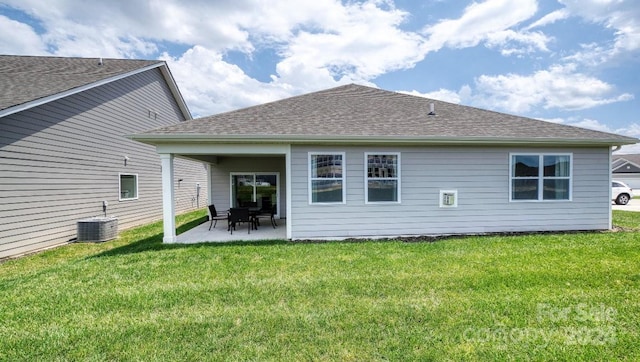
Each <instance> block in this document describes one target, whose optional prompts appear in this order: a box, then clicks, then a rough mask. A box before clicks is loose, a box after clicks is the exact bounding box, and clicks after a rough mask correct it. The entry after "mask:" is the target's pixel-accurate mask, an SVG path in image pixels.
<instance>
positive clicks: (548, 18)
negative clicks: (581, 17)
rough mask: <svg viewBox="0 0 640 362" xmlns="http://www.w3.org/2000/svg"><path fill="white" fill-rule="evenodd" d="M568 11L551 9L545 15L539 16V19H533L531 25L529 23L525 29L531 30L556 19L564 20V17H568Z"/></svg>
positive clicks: (551, 22)
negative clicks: (551, 10)
mask: <svg viewBox="0 0 640 362" xmlns="http://www.w3.org/2000/svg"><path fill="white" fill-rule="evenodd" d="M569 15H570V14H569V11H567V9H560V10H556V11H553V12H551V13H549V14H547V15H545V16H543V17H542V18H540V19H539V20H537V21H535V22H534V23H532V24H531V25H529V26H528V27H527V28H526V29H527V30H531V29H534V28H540V27H543V26H546V25H549V24H553V23H555V22H556V21H558V20H564V19H566V18H568V17H569Z"/></svg>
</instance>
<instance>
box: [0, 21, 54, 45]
mask: <svg viewBox="0 0 640 362" xmlns="http://www.w3.org/2000/svg"><path fill="white" fill-rule="evenodd" d="M46 53H47V47H46V45H45V44H44V42H43V41H42V39H41V38H40V36H39V35H38V34H37V33H36V32H35V31H34V30H33V29H32V28H31V27H30V26H29V25H26V24H23V23H21V22H18V21H15V20H11V19H9V18H7V17H5V16H2V15H0V54H16V55H44V54H46Z"/></svg>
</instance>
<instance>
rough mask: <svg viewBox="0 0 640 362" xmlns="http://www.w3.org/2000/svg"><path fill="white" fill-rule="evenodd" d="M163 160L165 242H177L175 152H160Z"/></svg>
mask: <svg viewBox="0 0 640 362" xmlns="http://www.w3.org/2000/svg"><path fill="white" fill-rule="evenodd" d="M160 160H161V161H162V210H163V211H162V215H163V221H164V237H163V238H162V242H163V243H175V242H176V203H175V199H176V198H175V189H174V181H173V154H171V153H163V154H160Z"/></svg>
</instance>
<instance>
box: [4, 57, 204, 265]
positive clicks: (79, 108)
mask: <svg viewBox="0 0 640 362" xmlns="http://www.w3.org/2000/svg"><path fill="white" fill-rule="evenodd" d="M149 110H152V111H153V112H154V113H150V112H149ZM156 113H157V115H156ZM182 120H184V117H183V115H182V113H181V112H180V109H179V108H178V105H177V104H176V102H175V100H174V98H173V96H172V95H171V92H170V90H169V88H168V86H167V84H166V82H165V80H164V78H163V77H162V75H161V73H160V71H159V70H158V69H153V70H149V71H146V72H143V73H140V74H136V75H133V76H130V77H127V78H125V79H121V80H118V81H115V82H111V83H108V84H106V85H103V86H100V87H96V88H92V89H90V90H87V91H84V92H81V93H78V94H75V95H71V96H68V97H65V98H62V99H59V100H56V101H53V102H50V103H47V104H44V105H41V106H38V107H35V108H32V109H29V110H26V111H22V112H19V113H15V114H12V115H9V116H6V117H3V118H1V119H0V129H1V132H0V170H1V175H0V257H6V256H12V255H17V254H21V253H25V252H29V251H32V250H37V249H41V248H45V247H49V246H53V245H56V244H60V243H64V242H67V241H69V240H71V239H73V238H75V237H76V221H77V220H79V219H83V218H87V217H92V216H101V215H103V214H102V201H103V200H106V201H107V202H108V203H109V206H108V209H107V214H108V215H109V216H116V217H117V218H118V224H119V229H120V230H123V229H126V228H129V227H132V226H136V225H140V224H143V223H146V222H149V221H152V220H159V219H161V218H162V191H161V168H160V158H159V156H158V154H157V153H156V151H155V147H153V146H148V145H144V144H142V143H139V142H135V141H132V140H129V139H127V138H126V137H125V135H129V134H133V133H137V132H141V131H144V130H147V129H150V128H155V127H161V126H164V125H170V124H175V123H178V122H180V121H182ZM125 156H127V157H129V160H128V161H127V165H126V166H125V164H124V158H125ZM175 167H176V172H175V177H176V180H177V179H183V181H182V182H180V183H179V187H178V182H176V208H177V210H178V212H184V211H187V210H192V209H195V207H196V205H197V204H198V203H199V204H200V206H201V207H202V206H205V204H206V199H207V195H206V190H207V187H206V170H205V168H204V165H203V164H201V163H197V162H193V161H186V160H181V159H177V160H176V164H175ZM120 173H124V174H137V175H138V186H139V188H138V199H137V200H128V201H119V194H118V190H119V175H120ZM196 183H200V184H201V185H202V188H201V194H200V198H199V200H197V199H195V193H196V186H195V184H196Z"/></svg>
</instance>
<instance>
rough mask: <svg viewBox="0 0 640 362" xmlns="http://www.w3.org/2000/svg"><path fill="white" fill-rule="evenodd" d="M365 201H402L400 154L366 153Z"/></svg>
mask: <svg viewBox="0 0 640 362" xmlns="http://www.w3.org/2000/svg"><path fill="white" fill-rule="evenodd" d="M364 158H365V162H366V164H365V169H366V173H367V174H366V177H365V202H367V203H369V202H400V154H399V153H386V154H373V153H365V155H364Z"/></svg>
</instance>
